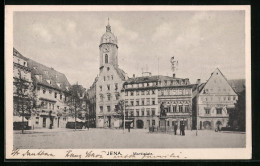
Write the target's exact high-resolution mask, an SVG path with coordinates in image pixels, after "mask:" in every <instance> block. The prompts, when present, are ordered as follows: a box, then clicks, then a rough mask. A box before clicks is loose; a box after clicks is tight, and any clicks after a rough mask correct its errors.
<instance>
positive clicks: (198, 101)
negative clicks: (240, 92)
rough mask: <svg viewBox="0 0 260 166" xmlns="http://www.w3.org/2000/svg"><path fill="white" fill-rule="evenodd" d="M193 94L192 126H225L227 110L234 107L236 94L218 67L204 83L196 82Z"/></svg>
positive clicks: (211, 127) (199, 127)
mask: <svg viewBox="0 0 260 166" xmlns="http://www.w3.org/2000/svg"><path fill="white" fill-rule="evenodd" d="M193 94H194V95H193V104H195V105H196V107H195V108H194V113H193V118H194V119H196V120H195V121H196V124H194V126H193V128H197V129H212V130H215V129H216V128H218V126H219V127H225V126H227V123H228V118H229V111H230V110H231V109H234V107H235V103H236V101H237V99H238V96H237V94H236V92H235V91H234V89H233V88H232V87H231V85H230V84H229V82H228V80H227V79H226V77H225V76H224V75H223V74H222V72H221V71H220V70H219V69H218V68H217V69H216V70H215V71H214V72H213V73H212V74H211V76H210V78H209V79H208V81H207V82H206V83H203V84H200V83H197V86H196V87H195V88H194V89H193Z"/></svg>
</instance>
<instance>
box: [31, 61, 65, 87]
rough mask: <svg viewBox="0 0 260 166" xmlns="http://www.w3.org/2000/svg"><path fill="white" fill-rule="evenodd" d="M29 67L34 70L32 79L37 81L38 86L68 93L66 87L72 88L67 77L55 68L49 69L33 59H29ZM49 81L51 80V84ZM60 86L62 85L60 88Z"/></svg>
mask: <svg viewBox="0 0 260 166" xmlns="http://www.w3.org/2000/svg"><path fill="white" fill-rule="evenodd" d="M28 67H29V68H31V70H32V78H33V79H34V80H36V81H37V83H38V84H42V85H45V86H48V87H51V88H54V89H58V90H62V91H67V88H66V87H69V86H70V83H69V81H68V80H67V77H66V76H65V75H64V74H63V73H60V72H58V71H56V70H54V69H53V68H50V67H47V66H45V65H43V64H40V63H38V62H36V61H34V60H31V59H28ZM36 75H41V76H42V80H39V79H37V77H36ZM47 80H50V81H51V84H50V83H49V82H48V81H47ZM58 84H60V86H59V85H58Z"/></svg>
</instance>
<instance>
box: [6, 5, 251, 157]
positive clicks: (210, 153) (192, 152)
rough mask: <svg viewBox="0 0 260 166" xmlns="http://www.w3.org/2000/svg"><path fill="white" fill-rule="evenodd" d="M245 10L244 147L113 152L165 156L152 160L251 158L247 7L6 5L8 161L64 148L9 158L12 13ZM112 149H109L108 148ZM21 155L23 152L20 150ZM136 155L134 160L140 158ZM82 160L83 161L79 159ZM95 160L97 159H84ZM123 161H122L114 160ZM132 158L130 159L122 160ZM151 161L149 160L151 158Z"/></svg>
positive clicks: (99, 151) (60, 154) (57, 154)
mask: <svg viewBox="0 0 260 166" xmlns="http://www.w3.org/2000/svg"><path fill="white" fill-rule="evenodd" d="M212 10H214V11H231V10H243V11H245V33H246V38H245V40H246V41H245V43H246V44H245V52H246V56H245V57H246V59H245V63H246V64H245V66H246V110H247V111H246V148H212V149H209V148H207V149H206V148H203V149H187V148H185V149H115V150H116V151H120V152H121V153H122V154H129V155H131V154H132V152H133V151H134V152H151V153H153V154H154V155H155V156H156V155H161V156H163V155H165V156H166V157H162V158H160V157H156V158H154V159H251V156H252V142H251V141H252V139H251V138H252V130H251V129H252V127H251V20H250V14H251V13H250V11H251V8H250V6H249V5H237V6H223V5H219V6H38V5H37V6H21V5H19V6H16V5H13V6H8V5H7V6H5V81H6V82H5V83H6V84H5V85H6V87H5V102H6V104H5V141H6V142H5V143H6V144H5V149H6V154H5V155H6V158H7V159H65V157H64V156H65V154H66V151H67V149H63V150H60V149H44V151H45V152H48V153H53V154H55V157H46V156H45V157H39V156H38V157H33V156H31V157H28V156H27V157H23V156H21V155H20V156H19V155H18V156H15V157H13V156H11V153H12V147H13V129H12V128H13V127H12V126H13V124H12V122H13V116H12V115H13V111H12V110H13V95H12V94H13V84H12V82H13V78H12V77H11V76H12V74H13V12H14V11H101V12H102V11H212ZM110 150H112V149H110ZM30 151H31V152H39V149H30ZM73 151H74V152H75V153H79V154H82V155H84V154H85V152H86V151H92V152H93V153H95V154H104V153H103V152H102V151H107V149H91V150H83V149H74V150H73ZM20 152H26V149H21V150H20ZM180 152H181V153H180ZM172 153H175V155H179V158H171V157H169V154H172ZM103 157H105V158H104V159H113V157H114V156H106V155H103ZM141 157H142V156H136V157H135V158H134V159H141ZM66 159H73V158H66ZM82 159H84V158H82ZM87 159H98V158H87ZM117 159H124V158H117ZM125 159H131V158H125ZM150 159H152V158H150Z"/></svg>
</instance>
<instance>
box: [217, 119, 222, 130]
mask: <svg viewBox="0 0 260 166" xmlns="http://www.w3.org/2000/svg"><path fill="white" fill-rule="evenodd" d="M216 127H217V129H219V130H220V129H221V127H222V122H221V121H217V122H216Z"/></svg>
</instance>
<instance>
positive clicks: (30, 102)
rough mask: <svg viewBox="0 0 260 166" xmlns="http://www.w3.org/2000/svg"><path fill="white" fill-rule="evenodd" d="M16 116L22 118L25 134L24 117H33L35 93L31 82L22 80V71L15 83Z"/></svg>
mask: <svg viewBox="0 0 260 166" xmlns="http://www.w3.org/2000/svg"><path fill="white" fill-rule="evenodd" d="M13 84H14V103H15V104H14V105H15V108H14V114H18V115H19V116H22V133H24V117H31V115H32V113H33V111H34V108H35V107H34V106H35V105H34V103H35V102H34V101H35V93H33V85H32V83H31V82H29V81H27V80H26V79H23V78H22V74H21V70H18V77H15V81H14V83H13Z"/></svg>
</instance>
